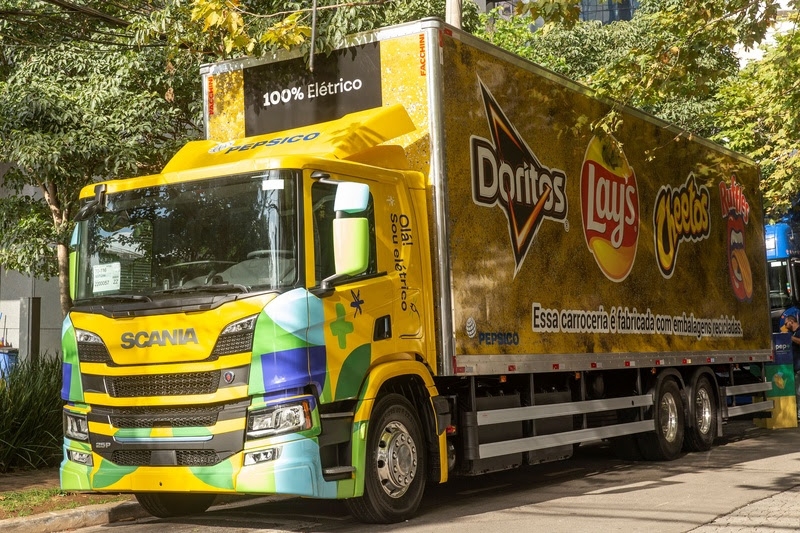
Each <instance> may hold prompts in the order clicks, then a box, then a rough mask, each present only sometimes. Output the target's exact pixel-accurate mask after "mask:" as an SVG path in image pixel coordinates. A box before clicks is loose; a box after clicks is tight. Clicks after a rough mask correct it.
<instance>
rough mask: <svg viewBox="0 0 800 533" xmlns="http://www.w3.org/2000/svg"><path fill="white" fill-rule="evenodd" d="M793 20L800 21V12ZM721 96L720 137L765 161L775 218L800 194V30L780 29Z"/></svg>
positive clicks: (765, 188)
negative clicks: (762, 54) (762, 55)
mask: <svg viewBox="0 0 800 533" xmlns="http://www.w3.org/2000/svg"><path fill="white" fill-rule="evenodd" d="M787 22H789V23H790V25H793V27H796V26H797V25H798V23H800V14H798V13H797V12H796V11H795V12H794V13H792V14H790V15H789V19H788V21H787ZM718 99H719V107H720V110H719V112H718V114H717V117H716V118H717V120H718V123H719V124H720V131H719V132H718V133H717V135H716V136H715V140H717V141H719V142H722V143H724V144H726V145H727V146H729V147H731V148H732V149H733V150H737V151H739V152H743V153H745V154H747V155H749V156H751V157H753V158H754V159H756V160H757V161H759V162H760V163H761V172H762V176H763V180H762V192H763V194H764V200H765V205H766V206H767V208H768V212H769V214H771V215H772V217H773V218H777V217H779V216H781V215H782V214H783V213H785V212H786V210H787V209H789V208H790V207H792V205H793V204H795V206H796V204H797V200H796V199H797V198H798V195H799V194H800V34H798V32H797V31H796V30H795V29H792V30H791V31H789V32H787V33H784V34H779V35H777V36H776V40H775V43H774V44H772V45H769V46H767V47H765V55H764V57H763V59H761V60H758V61H754V62H751V63H749V64H748V65H747V66H746V67H745V68H744V69H743V70H742V72H741V74H740V75H739V76H737V77H735V78H732V79H731V80H729V82H728V83H727V84H725V86H723V87H722V88H721V89H720V91H719V94H718ZM795 216H796V214H795Z"/></svg>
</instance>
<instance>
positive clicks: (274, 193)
mask: <svg viewBox="0 0 800 533" xmlns="http://www.w3.org/2000/svg"><path fill="white" fill-rule="evenodd" d="M297 176H298V172H297V171H292V170H272V171H267V172H258V173H250V174H239V175H234V176H226V177H220V178H214V179H206V180H197V181H188V182H182V183H174V184H167V185H157V186H154V187H144V188H139V189H133V190H130V191H124V192H119V193H114V194H108V196H107V199H106V205H105V208H104V209H102V210H101V211H100V212H98V213H97V214H95V215H93V216H92V217H90V218H89V219H88V220H85V221H82V222H79V226H78V232H79V244H78V265H77V276H76V280H75V281H76V283H77V287H76V289H77V290H76V299H77V300H87V299H96V298H108V299H116V300H120V301H138V300H142V301H147V300H152V299H156V298H166V297H174V296H175V293H180V292H204V291H208V292H226V291H230V292H246V291H251V290H271V289H280V288H284V287H291V286H294V285H296V283H297V281H298V272H299V269H298V261H297V258H298V235H299V231H298V217H297V197H298V193H297V187H298V183H299V180H298V177H297Z"/></svg>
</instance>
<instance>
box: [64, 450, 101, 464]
mask: <svg viewBox="0 0 800 533" xmlns="http://www.w3.org/2000/svg"><path fill="white" fill-rule="evenodd" d="M67 459H69V460H70V461H72V462H73V463H78V464H82V465H85V466H94V461H92V454H91V453H86V452H76V451H75V450H67Z"/></svg>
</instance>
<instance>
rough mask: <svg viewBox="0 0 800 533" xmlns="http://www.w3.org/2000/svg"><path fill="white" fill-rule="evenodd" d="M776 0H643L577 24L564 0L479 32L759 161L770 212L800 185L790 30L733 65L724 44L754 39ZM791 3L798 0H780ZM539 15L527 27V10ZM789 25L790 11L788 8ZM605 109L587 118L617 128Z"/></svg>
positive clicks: (793, 17)
mask: <svg viewBox="0 0 800 533" xmlns="http://www.w3.org/2000/svg"><path fill="white" fill-rule="evenodd" d="M777 4H778V2H776V1H760V0H724V1H720V0H713V1H698V2H691V3H685V2H677V1H673V0H649V1H643V2H642V5H641V8H640V9H639V10H638V11H637V12H636V14H635V16H634V17H633V20H631V21H630V22H623V23H613V24H608V25H605V26H601V25H599V24H597V23H581V22H579V21H578V20H577V12H575V11H573V10H571V9H570V6H575V5H576V2H574V1H572V0H555V1H550V0H539V1H531V2H528V3H527V4H524V5H522V6H520V13H521V14H522V15H520V16H517V17H512V18H511V19H510V20H507V21H506V20H501V19H499V18H496V17H489V18H488V19H487V25H486V27H487V28H488V29H487V30H485V31H484V32H478V33H479V35H481V36H483V37H484V38H486V39H488V40H490V41H493V42H495V44H498V45H500V46H503V47H505V48H508V49H510V50H512V51H514V52H515V53H518V54H520V55H523V56H524V57H527V58H529V59H531V60H533V61H536V62H538V63H541V64H543V65H544V66H547V67H548V68H551V69H553V70H555V71H557V72H559V73H562V74H564V75H566V76H568V77H571V78H573V79H576V80H579V81H582V82H584V83H586V84H587V85H589V86H590V87H592V88H593V89H595V90H596V91H597V93H598V95H599V96H601V97H606V98H609V99H612V100H614V101H616V102H619V103H621V104H628V105H633V106H636V107H639V108H642V109H644V110H645V111H648V112H650V113H652V114H654V115H656V116H658V117H660V118H662V119H664V120H667V121H669V122H672V123H675V124H677V125H679V126H680V127H682V128H684V129H685V130H687V131H688V132H691V134H699V135H702V136H705V137H709V138H711V139H713V140H716V141H717V142H719V143H721V144H723V145H724V146H727V147H729V148H731V149H733V150H736V151H738V152H742V153H744V154H746V155H749V156H750V157H752V158H753V159H755V160H756V161H757V162H759V163H760V165H761V170H762V176H763V178H764V179H763V180H762V191H763V193H764V199H765V207H766V209H767V212H768V213H770V214H772V216H773V217H776V216H780V214H781V213H782V212H784V211H785V210H786V209H787V208H788V207H789V206H790V204H791V203H792V200H793V199H795V198H797V197H798V193H800V172H798V171H799V170H800V159H798V158H800V151H798V149H800V146H798V142H799V141H798V140H799V139H800V124H799V123H798V121H799V120H800V119H799V118H798V117H800V112H799V111H800V82H798V81H797V80H798V79H800V76H799V75H800V36H799V35H798V33H797V32H796V31H794V30H792V31H791V32H789V33H786V34H784V35H780V36H778V38H777V42H776V44H775V45H773V46H770V47H768V49H767V53H766V55H765V56H764V58H763V59H762V60H760V61H757V62H754V63H751V64H750V65H748V66H747V67H746V68H745V69H744V70H742V71H741V72H740V71H739V66H738V61H737V59H736V57H735V56H734V54H733V47H734V45H736V44H742V45H745V46H747V47H753V46H755V45H757V43H759V42H761V41H762V40H763V39H764V37H765V35H766V31H767V29H768V28H770V27H772V26H773V25H774V24H775V22H776V21H777V20H778V19H777V7H778V5H777ZM788 4H789V6H790V7H792V8H794V9H795V10H796V9H797V7H798V2H795V1H792V2H788ZM536 16H545V17H546V23H545V24H544V26H543V27H542V29H541V30H538V31H536V32H533V33H532V32H530V31H529V27H530V23H531V20H532V18H535V17H536ZM787 22H789V23H790V26H792V25H793V26H792V27H796V26H797V23H798V22H800V21H798V14H797V11H794V12H793V13H792V14H790V15H789V20H788V21H787ZM617 118H618V117H617V116H616V114H615V113H614V112H613V111H612V113H610V114H609V115H607V116H606V117H604V120H602V121H600V122H599V123H598V124H595V125H594V126H595V127H597V128H604V129H608V130H612V131H613V129H614V128H616V127H618V124H617V123H616V122H615V121H616V119H617Z"/></svg>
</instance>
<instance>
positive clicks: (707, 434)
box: [685, 376, 717, 452]
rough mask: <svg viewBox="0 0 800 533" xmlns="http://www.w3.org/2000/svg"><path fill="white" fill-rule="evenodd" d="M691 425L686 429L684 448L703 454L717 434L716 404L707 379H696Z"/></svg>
mask: <svg viewBox="0 0 800 533" xmlns="http://www.w3.org/2000/svg"><path fill="white" fill-rule="evenodd" d="M691 402H692V410H693V415H694V416H693V420H692V421H693V424H692V427H689V428H687V432H686V443H685V444H686V448H687V449H688V450H690V451H697V452H704V451H706V450H709V449H711V446H712V444H714V437H715V436H716V434H717V402H716V396H715V395H714V389H713V388H712V386H711V382H710V381H709V379H708V377H706V376H701V377H700V378H698V380H697V382H696V383H695V385H694V388H693V391H692V399H691Z"/></svg>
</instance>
